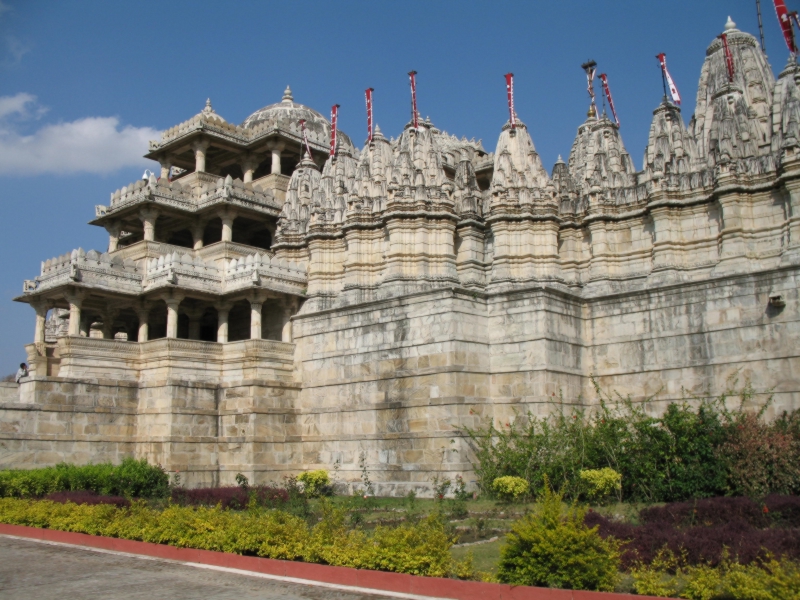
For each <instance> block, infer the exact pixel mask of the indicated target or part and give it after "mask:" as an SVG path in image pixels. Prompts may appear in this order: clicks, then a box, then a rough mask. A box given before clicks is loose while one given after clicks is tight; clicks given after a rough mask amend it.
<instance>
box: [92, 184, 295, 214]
mask: <svg viewBox="0 0 800 600" xmlns="http://www.w3.org/2000/svg"><path fill="white" fill-rule="evenodd" d="M144 203H154V204H156V205H163V206H167V207H170V208H175V209H179V210H181V211H185V212H191V213H194V212H198V211H206V210H207V209H208V208H209V207H212V206H215V205H219V204H229V205H231V206H237V207H241V208H247V209H252V210H257V211H260V212H267V213H270V214H272V215H274V216H277V215H278V213H279V212H280V209H281V208H282V206H281V204H280V203H279V202H277V201H276V200H275V198H274V197H273V195H272V193H271V192H270V191H269V190H268V189H267V188H263V187H262V186H261V185H259V184H253V183H252V182H248V183H245V182H243V181H242V180H241V179H238V178H237V179H233V178H232V177H231V176H230V175H228V176H227V177H224V178H223V177H217V176H214V175H210V174H208V173H190V174H189V175H187V176H184V177H181V178H180V179H178V180H175V181H172V182H170V181H168V180H165V179H156V177H155V175H151V176H150V178H149V179H147V180H145V179H139V180H137V181H135V182H133V183H130V184H128V185H126V186H123V187H122V188H120V189H118V190H116V191H115V192H114V193H112V194H111V200H110V204H109V205H108V206H103V205H97V206H95V219H96V220H103V219H105V218H106V217H112V216H114V215H115V214H118V213H120V212H121V211H123V210H126V209H129V208H131V207H132V206H136V205H139V204H144ZM95 222H98V223H99V221H95Z"/></svg>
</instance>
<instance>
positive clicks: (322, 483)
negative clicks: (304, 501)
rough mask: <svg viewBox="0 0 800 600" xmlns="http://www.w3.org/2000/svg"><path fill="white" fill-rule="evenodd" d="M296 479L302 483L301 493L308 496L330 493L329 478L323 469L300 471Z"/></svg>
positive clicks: (315, 496)
mask: <svg viewBox="0 0 800 600" xmlns="http://www.w3.org/2000/svg"><path fill="white" fill-rule="evenodd" d="M297 481H299V482H300V483H302V484H303V493H304V494H305V495H306V496H308V497H309V498H319V497H320V496H329V495H330V493H331V479H330V477H329V476H328V472H327V471H326V470H325V469H319V470H317V471H305V472H304V473H300V475H298V476H297Z"/></svg>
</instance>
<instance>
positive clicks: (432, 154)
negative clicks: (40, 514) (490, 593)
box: [0, 24, 800, 494]
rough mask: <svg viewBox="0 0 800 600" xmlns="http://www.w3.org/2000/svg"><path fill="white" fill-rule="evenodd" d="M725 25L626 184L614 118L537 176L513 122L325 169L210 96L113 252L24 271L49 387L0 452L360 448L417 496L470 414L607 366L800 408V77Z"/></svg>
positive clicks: (114, 230) (390, 482) (292, 131)
mask: <svg viewBox="0 0 800 600" xmlns="http://www.w3.org/2000/svg"><path fill="white" fill-rule="evenodd" d="M726 33H727V41H728V45H729V47H730V49H731V52H732V54H733V57H734V73H735V76H734V79H733V81H732V82H731V81H729V77H728V72H727V69H726V66H725V63H724V57H723V54H722V48H721V45H720V43H719V42H718V41H714V42H713V43H712V44H711V45H710V46H709V48H708V51H707V55H706V60H705V63H704V65H703V69H702V72H701V78H700V86H699V89H698V95H697V112H696V114H695V115H694V116H693V117H692V119H691V120H690V122H689V126H688V127H687V126H686V125H685V124H684V121H683V118H682V116H681V112H680V110H679V108H678V107H676V106H674V105H673V104H671V103H670V102H668V101H666V100H664V101H663V102H661V103H660V104H659V105H658V106H657V107H656V109H655V110H654V112H653V121H652V124H651V127H650V134H649V138H648V144H647V148H646V150H645V155H644V163H643V169H642V171H639V172H636V171H635V170H634V166H633V161H632V160H631V158H630V156H629V155H628V153H627V151H626V150H625V147H624V145H623V143H622V138H621V137H620V131H619V128H618V127H617V126H616V125H615V124H614V123H613V122H612V121H611V120H609V119H608V118H606V117H605V116H601V117H600V118H596V117H590V118H588V119H587V120H586V121H585V122H584V123H583V124H582V125H580V126H579V128H578V133H577V136H576V138H575V141H574V144H573V146H572V150H571V152H570V155H569V157H568V160H567V161H563V160H561V159H559V160H558V161H557V162H556V164H555V165H554V167H553V170H552V173H551V174H548V173H547V171H546V170H545V169H544V166H543V165H542V162H541V159H540V158H539V155H538V154H537V152H536V149H535V146H534V144H533V140H532V138H531V135H530V132H529V130H528V127H527V126H526V125H525V124H524V123H523V122H522V121H520V120H519V119H517V120H516V126H515V127H514V128H512V127H511V125H510V124H509V123H507V124H506V125H505V126H504V127H503V128H502V131H501V132H500V137H499V140H498V143H497V147H496V151H495V152H494V153H493V154H490V153H487V152H486V151H485V150H484V149H483V147H482V145H481V142H475V141H467V140H466V139H461V140H459V139H457V138H455V137H453V136H450V135H448V134H446V133H444V132H441V131H439V130H438V129H437V128H436V127H435V126H434V125H433V124H432V123H431V122H430V120H425V121H422V120H420V121H421V124H420V126H419V128H418V129H415V128H414V127H413V126H412V125H411V124H409V125H407V126H406V127H405V129H404V130H403V131H402V133H401V134H400V136H399V137H398V138H397V139H387V138H386V137H385V136H384V135H383V134H382V133H381V131H380V128H376V129H375V132H374V135H373V138H372V140H371V142H370V143H368V144H367V145H366V146H365V147H364V148H363V149H362V150H360V151H359V150H357V149H356V148H355V147H354V146H353V144H352V142H350V139H349V138H347V137H346V136H342V137H340V145H339V148H338V153H337V155H336V157H335V158H333V159H332V158H327V157H326V153H327V143H328V135H329V132H330V125H329V124H328V122H327V121H326V120H325V119H324V117H322V115H320V114H319V113H317V112H316V111H313V110H312V109H309V108H308V107H304V106H302V105H300V104H297V103H295V102H294V100H293V98H292V96H291V92H290V91H289V90H287V92H285V94H284V99H283V101H282V102H280V103H277V104H274V105H271V106H268V107H265V108H263V109H261V110H259V111H257V112H256V113H254V114H253V115H251V117H249V118H248V119H247V120H246V121H245V122H244V123H243V124H242V125H240V126H237V125H232V124H229V123H227V122H226V121H225V120H224V119H222V117H220V116H219V115H217V114H216V113H215V112H214V111H213V109H212V108H211V106H210V103H209V104H208V105H207V106H206V108H205V109H204V110H203V111H202V112H201V113H200V114H199V115H197V116H196V117H193V118H192V119H190V120H189V121H187V122H186V123H183V124H181V125H178V126H176V127H174V128H172V129H170V130H168V131H167V132H165V133H164V134H163V136H162V139H161V140H160V141H159V142H154V143H152V144H151V146H150V153H149V154H148V157H150V158H152V159H154V160H158V161H159V162H160V163H161V174H162V176H161V177H160V178H158V177H155V176H153V177H150V178H148V179H147V180H142V181H139V182H135V183H133V184H131V185H129V186H126V187H125V188H122V189H121V190H119V191H117V192H115V193H114V194H112V197H111V202H110V204H109V205H108V206H98V207H96V218H95V220H94V221H93V222H92V223H93V224H96V225H99V226H103V227H105V228H106V229H107V230H108V232H109V240H110V242H109V250H108V251H107V252H102V253H101V252H94V251H90V252H84V251H83V250H75V251H73V252H72V253H69V254H65V255H62V256H60V257H57V258H54V259H51V260H48V261H46V262H45V263H43V265H42V270H41V274H40V275H39V276H38V277H36V278H35V279H33V280H28V281H26V282H25V287H24V294H23V295H22V296H20V297H19V298H17V300H19V301H22V302H28V303H30V304H31V305H32V306H33V308H35V309H36V314H37V329H36V337H35V339H34V343H32V344H30V345H29V346H28V347H27V350H28V360H29V362H30V363H31V372H32V374H33V376H32V377H31V378H30V379H29V380H28V381H25V382H24V383H23V384H22V385H21V386H20V387H19V388H16V387H15V386H6V387H0V393H2V396H1V397H2V400H3V403H2V405H1V406H0V409H1V410H0V444H2V447H3V449H4V452H3V453H0V457H2V459H1V460H0V462H2V464H4V465H9V466H20V467H29V466H33V465H39V464H52V463H54V462H58V461H60V460H67V461H76V462H87V461H90V460H91V461H98V460H106V459H109V460H118V459H119V458H121V457H122V456H125V455H136V456H141V457H146V458H148V459H149V460H151V461H155V462H160V463H161V464H163V465H164V466H165V467H166V468H168V469H169V470H171V471H175V470H180V471H181V477H182V480H183V481H185V482H187V483H188V484H189V485H201V484H212V483H225V484H231V483H233V482H234V478H235V475H236V474H237V473H240V472H241V473H245V474H247V476H248V477H249V478H250V480H251V481H252V482H255V483H260V482H265V481H279V480H280V478H281V477H282V476H283V475H284V474H287V473H296V472H298V471H300V470H304V469H310V468H328V469H331V468H333V466H334V465H335V464H338V465H339V466H340V468H339V471H338V472H339V475H338V476H339V477H340V480H341V481H342V482H345V483H348V484H353V485H356V484H357V483H358V481H359V466H358V465H359V460H360V457H361V455H362V453H363V454H364V455H365V457H366V460H367V464H368V465H369V469H370V471H371V472H372V474H371V477H372V478H373V480H374V481H375V482H376V484H377V487H378V491H379V493H386V494H404V493H406V492H407V491H408V490H409V489H416V490H417V491H419V492H425V490H428V489H429V484H430V481H431V479H432V478H433V476H435V475H437V474H439V475H445V476H452V475H455V474H457V473H462V474H465V476H466V478H467V480H468V481H469V480H470V477H469V471H470V463H469V458H470V449H469V447H468V446H467V445H466V444H465V443H464V440H463V438H461V437H460V435H459V428H463V427H475V426H478V425H479V424H481V423H486V422H488V421H489V420H494V421H495V422H496V423H506V422H508V421H509V420H510V419H513V418H514V416H515V414H519V413H520V412H524V411H528V410H530V411H532V412H534V413H536V414H544V413H546V412H548V411H549V410H551V409H552V407H553V403H554V402H558V401H560V398H561V397H562V396H563V399H564V401H566V402H570V403H575V404H581V403H582V404H584V405H589V406H590V405H591V404H592V403H593V402H594V401H595V400H596V398H595V392H594V389H593V387H592V384H591V381H590V377H591V376H595V377H596V378H597V381H599V383H600V384H601V385H602V386H603V387H604V388H605V389H606V390H608V391H612V390H613V391H617V392H619V393H620V394H622V395H628V394H630V395H631V397H632V398H633V399H634V400H644V399H645V398H648V397H650V396H651V395H653V394H656V393H657V394H658V396H657V399H656V400H654V401H652V403H651V404H650V405H649V407H648V408H649V409H650V410H652V411H658V410H660V409H661V407H662V406H663V403H665V402H668V401H671V400H691V399H692V398H695V397H698V396H706V395H711V394H719V393H721V392H723V391H724V390H725V389H726V388H727V387H728V386H729V385H730V383H731V382H732V381H733V379H735V378H738V381H739V383H740V384H742V383H744V381H746V380H749V381H750V382H751V383H752V385H753V387H754V389H755V390H756V396H755V398H756V400H763V399H764V398H765V397H766V396H767V395H768V394H769V393H774V398H775V399H774V403H773V405H772V407H771V408H770V410H771V411H780V410H783V409H789V408H794V407H797V406H800V400H799V398H800V396H799V394H800V385H799V384H798V383H797V377H796V375H795V374H796V373H797V372H798V371H800V360H799V359H798V356H799V353H798V348H800V326H798V302H797V300H798V293H797V289H798V279H800V152H799V150H800V132H798V127H799V123H800V102H799V101H800V94H799V93H798V88H797V85H798V81H800V67H798V65H797V64H796V63H795V62H794V60H790V62H789V63H788V64H787V65H786V67H785V68H784V69H783V70H782V72H781V73H780V75H779V76H778V78H777V80H775V78H774V76H773V74H772V71H771V69H770V67H769V65H768V64H767V61H766V58H765V56H764V55H763V53H762V52H761V50H760V48H759V46H758V44H757V43H756V41H755V39H754V38H753V37H752V36H751V35H749V34H746V33H743V32H740V31H738V30H737V29H735V26H733V25H732V24H730V25H729V26H727V29H726ZM301 118H302V119H304V120H305V121H306V125H305V126H306V129H307V133H308V138H309V148H310V150H311V154H308V153H306V151H305V149H303V151H302V152H301V140H302V132H301V130H300V128H299V125H298V124H297V121H298V120H299V119H301ZM175 167H177V168H178V169H179V171H178V172H177V173H178V174H177V175H176V177H175V179H174V180H173V181H170V180H169V177H170V175H171V174H173V173H175V171H174V168H175ZM265 240H268V243H267V242H266V241H265ZM776 298H777V300H775V299H776ZM48 310H49V311H50V312H49V313H48ZM48 314H49V319H47V318H46V315H48ZM154 338H157V339H154ZM186 338H191V339H186ZM134 340H139V341H134ZM451 440H454V442H453V443H451Z"/></svg>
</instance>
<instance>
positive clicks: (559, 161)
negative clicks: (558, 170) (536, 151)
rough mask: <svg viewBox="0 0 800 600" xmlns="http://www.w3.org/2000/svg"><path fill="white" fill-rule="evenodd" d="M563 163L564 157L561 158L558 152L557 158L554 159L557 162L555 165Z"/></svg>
mask: <svg viewBox="0 0 800 600" xmlns="http://www.w3.org/2000/svg"><path fill="white" fill-rule="evenodd" d="M563 163H564V159H563V158H561V155H560V154H559V155H558V160H556V164H557V165H560V164H563Z"/></svg>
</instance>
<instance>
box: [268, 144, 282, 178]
mask: <svg viewBox="0 0 800 600" xmlns="http://www.w3.org/2000/svg"><path fill="white" fill-rule="evenodd" d="M283 148H284V145H283V143H281V142H275V143H273V144H272V147H271V148H270V150H272V168H271V169H270V172H271V173H272V174H273V175H280V174H281V151H283Z"/></svg>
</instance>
